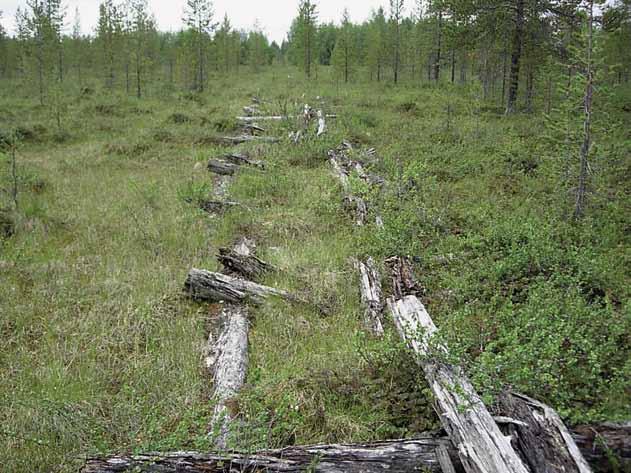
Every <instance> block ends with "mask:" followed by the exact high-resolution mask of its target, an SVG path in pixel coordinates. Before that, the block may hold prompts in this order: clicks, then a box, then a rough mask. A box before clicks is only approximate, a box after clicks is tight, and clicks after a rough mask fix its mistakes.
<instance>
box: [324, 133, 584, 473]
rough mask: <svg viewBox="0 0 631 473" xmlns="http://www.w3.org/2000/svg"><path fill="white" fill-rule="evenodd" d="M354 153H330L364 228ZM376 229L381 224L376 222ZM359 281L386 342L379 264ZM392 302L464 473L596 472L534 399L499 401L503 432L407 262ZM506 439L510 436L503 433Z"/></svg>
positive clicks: (364, 265)
mask: <svg viewBox="0 0 631 473" xmlns="http://www.w3.org/2000/svg"><path fill="white" fill-rule="evenodd" d="M351 150H352V146H351V145H350V144H348V143H343V145H342V146H340V147H338V148H337V149H336V150H331V151H330V152H329V159H330V161H331V164H332V167H333V170H334V172H335V174H336V176H337V177H338V179H339V181H340V184H341V186H342V190H343V192H344V199H345V201H347V202H351V203H353V204H354V205H353V207H354V210H355V214H356V224H357V225H364V223H365V222H366V220H367V214H368V212H367V209H368V206H367V204H366V202H365V201H364V200H363V199H362V198H361V197H358V196H356V195H354V194H353V192H352V189H351V186H350V176H351V172H352V171H354V172H355V174H356V175H357V177H358V178H360V179H362V180H364V181H365V182H368V183H369V184H372V183H377V182H379V179H372V180H371V179H369V177H368V173H366V171H365V170H364V168H363V166H362V164H361V163H360V162H359V161H356V160H353V159H352V158H350V157H349V153H350V151H351ZM377 224H378V225H381V224H382V222H381V219H380V218H379V217H377ZM355 266H356V268H357V269H358V271H359V273H360V292H361V300H362V303H363V306H364V309H365V317H364V320H365V325H367V327H368V329H369V330H370V331H371V332H372V333H373V334H375V335H377V336H380V335H382V334H383V322H382V320H381V315H382V313H383V307H384V304H383V302H382V299H381V293H382V289H381V283H380V276H379V273H378V272H377V269H376V267H375V264H374V261H372V259H371V258H368V259H367V260H366V261H365V262H364V261H356V262H355ZM388 266H389V267H390V270H391V273H392V281H393V284H392V286H393V288H394V296H391V297H390V298H388V299H387V308H388V311H389V313H390V314H391V316H392V319H393V321H394V324H395V326H396V328H397V331H398V332H399V335H400V336H401V338H402V339H403V340H404V341H405V342H406V343H407V344H408V346H409V347H410V348H411V349H412V350H413V352H414V353H415V354H416V355H417V360H418V363H419V365H420V366H421V368H422V369H423V371H424V373H425V378H426V379H427V382H428V385H429V386H430V388H431V390H432V392H433V395H434V398H435V400H436V409H437V411H438V414H439V417H440V420H441V423H442V425H443V428H444V429H445V431H446V432H447V434H448V435H449V438H450V439H451V441H452V443H453V445H454V446H455V448H456V451H457V453H458V457H459V460H460V463H461V464H462V467H463V468H464V470H465V471H466V472H467V473H485V472H490V473H492V472H497V473H503V472H507V473H508V472H513V473H528V472H531V473H539V472H541V473H544V472H545V473H552V472H559V473H561V472H577V473H589V472H591V468H590V466H589V465H588V463H587V461H586V460H585V458H584V457H583V455H582V454H581V452H580V450H579V448H578V447H577V445H576V443H575V441H574V440H573V438H572V436H571V435H570V433H569V431H568V430H567V428H566V427H565V425H564V424H563V422H562V421H561V419H560V417H559V416H558V415H557V414H556V412H555V411H554V410H553V409H552V408H550V407H549V406H546V405H544V404H542V403H540V402H538V401H536V400H534V399H531V398H528V397H526V396H523V395H520V394H516V393H507V394H505V395H504V396H503V397H502V401H501V403H500V406H501V407H502V410H503V411H504V412H503V414H504V415H503V416H502V418H503V419H505V420H507V422H505V423H504V425H505V426H506V427H505V428H504V432H503V431H502V430H501V429H500V424H499V423H498V422H496V419H494V418H493V416H492V415H491V414H490V412H489V411H488V410H487V408H486V406H485V405H484V403H483V402H482V400H481V398H480V397H479V396H478V394H477V393H476V392H475V390H474V388H473V386H472V384H471V382H470V381H469V380H468V378H467V376H466V375H465V374H464V372H463V370H462V369H461V368H460V367H459V366H457V365H453V364H450V363H449V362H448V361H447V360H448V357H449V354H448V352H447V350H446V348H445V347H444V346H443V345H442V344H440V342H437V341H436V340H437V337H436V333H437V331H438V329H437V328H436V326H435V325H434V322H433V321H432V319H431V317H430V316H429V314H428V312H427V311H426V310H425V307H424V306H423V304H422V303H421V301H420V300H419V299H418V297H417V296H418V295H419V294H420V292H421V288H420V286H419V285H418V283H417V282H416V280H415V278H414V276H413V272H412V269H411V264H409V261H408V260H407V259H405V258H401V257H394V258H391V259H389V261H388ZM506 432H508V433H509V434H511V435H509V436H506V435H505V433H506ZM440 463H441V468H442V471H455V470H454V467H453V465H452V464H451V461H450V459H449V458H448V457H446V456H443V457H442V458H441V459H440Z"/></svg>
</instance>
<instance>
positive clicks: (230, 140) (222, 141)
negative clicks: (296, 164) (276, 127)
mask: <svg viewBox="0 0 631 473" xmlns="http://www.w3.org/2000/svg"><path fill="white" fill-rule="evenodd" d="M251 141H259V142H262V143H278V142H280V139H278V138H275V137H272V136H252V135H239V136H220V137H217V138H216V140H215V142H216V144H218V145H225V146H232V145H240V144H241V143H249V142H251Z"/></svg>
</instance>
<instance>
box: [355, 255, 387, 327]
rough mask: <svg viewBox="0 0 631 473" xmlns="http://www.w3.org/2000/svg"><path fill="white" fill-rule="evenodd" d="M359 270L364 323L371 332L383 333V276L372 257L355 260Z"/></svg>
mask: <svg viewBox="0 0 631 473" xmlns="http://www.w3.org/2000/svg"><path fill="white" fill-rule="evenodd" d="M354 265H355V268H356V269H357V271H359V277H360V285H359V289H360V292H361V300H362V304H363V305H364V325H365V326H366V328H368V330H370V332H371V333H373V334H374V335H377V336H382V335H383V320H382V314H383V302H382V300H383V299H382V291H381V277H380V276H379V272H378V271H377V268H376V266H375V262H374V260H373V259H372V258H368V259H367V260H366V261H365V262H364V261H357V260H356V261H354Z"/></svg>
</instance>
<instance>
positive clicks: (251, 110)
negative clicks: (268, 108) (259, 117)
mask: <svg viewBox="0 0 631 473" xmlns="http://www.w3.org/2000/svg"><path fill="white" fill-rule="evenodd" d="M243 112H244V113H245V114H246V115H247V116H248V117H251V116H252V115H255V114H257V113H259V108H258V107H257V106H256V105H252V106H245V107H243Z"/></svg>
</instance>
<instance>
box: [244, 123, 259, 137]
mask: <svg viewBox="0 0 631 473" xmlns="http://www.w3.org/2000/svg"><path fill="white" fill-rule="evenodd" d="M241 128H243V131H244V132H245V133H249V134H250V135H256V134H257V133H265V128H263V127H261V126H260V125H258V124H257V123H255V122H245V123H243V125H242V126H241Z"/></svg>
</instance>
